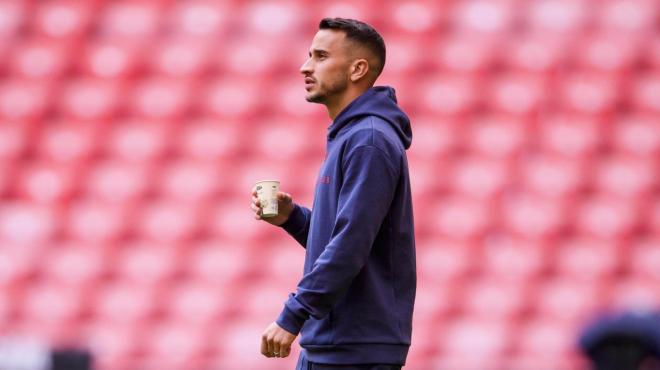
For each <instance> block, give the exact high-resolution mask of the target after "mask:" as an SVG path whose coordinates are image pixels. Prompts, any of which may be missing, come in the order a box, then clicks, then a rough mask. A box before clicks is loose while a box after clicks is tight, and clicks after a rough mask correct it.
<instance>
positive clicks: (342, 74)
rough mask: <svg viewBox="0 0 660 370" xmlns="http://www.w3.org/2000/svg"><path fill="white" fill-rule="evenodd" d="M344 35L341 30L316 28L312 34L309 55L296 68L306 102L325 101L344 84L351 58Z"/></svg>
mask: <svg viewBox="0 0 660 370" xmlns="http://www.w3.org/2000/svg"><path fill="white" fill-rule="evenodd" d="M345 38H346V34H345V33H344V32H342V31H337V30H331V29H325V30H320V31H318V32H317V33H316V36H314V40H313V41H312V46H311V48H310V50H309V58H308V59H307V61H306V62H305V64H303V65H302V67H300V73H302V74H303V75H304V76H305V90H307V96H306V97H305V98H306V99H307V101H309V102H313V103H322V104H325V103H327V102H328V101H329V99H332V98H333V97H335V96H339V95H341V94H342V93H343V92H344V91H345V90H346V88H347V87H348V81H349V75H348V72H349V68H350V63H351V60H350V58H349V56H348V48H347V42H346V40H345Z"/></svg>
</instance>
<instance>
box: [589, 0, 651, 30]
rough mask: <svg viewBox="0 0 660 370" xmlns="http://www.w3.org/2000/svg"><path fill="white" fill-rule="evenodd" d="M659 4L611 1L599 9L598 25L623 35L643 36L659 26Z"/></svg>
mask: <svg viewBox="0 0 660 370" xmlns="http://www.w3.org/2000/svg"><path fill="white" fill-rule="evenodd" d="M658 13H659V10H658V4H657V3H656V2H654V1H648V0H641V1H622V0H609V1H606V2H604V4H602V5H601V6H600V7H599V8H598V13H597V14H598V16H597V23H598V26H599V27H600V28H602V29H605V30H611V31H613V32H617V33H623V34H633V35H635V34H642V33H645V32H648V31H652V30H653V27H654V26H655V25H656V24H657V23H656V22H657V19H658Z"/></svg>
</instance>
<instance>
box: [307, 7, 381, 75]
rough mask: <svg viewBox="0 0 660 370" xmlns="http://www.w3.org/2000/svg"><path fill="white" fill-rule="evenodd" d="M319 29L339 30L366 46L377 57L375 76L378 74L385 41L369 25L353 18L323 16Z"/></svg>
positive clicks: (348, 37)
mask: <svg viewBox="0 0 660 370" xmlns="http://www.w3.org/2000/svg"><path fill="white" fill-rule="evenodd" d="M319 29H320V30H326V29H331V30H341V31H344V32H345V33H346V38H347V39H350V40H353V41H355V42H357V43H359V44H360V45H362V46H364V47H366V48H367V49H368V50H369V51H370V52H372V53H373V54H374V56H376V58H378V65H376V66H374V70H375V72H376V76H378V75H380V73H381V72H382V71H383V67H385V41H383V38H382V37H381V36H380V34H379V33H378V32H377V31H376V30H375V29H374V28H373V27H371V26H370V25H368V24H366V23H364V22H360V21H358V20H355V19H347V18H323V19H322V20H321V23H319Z"/></svg>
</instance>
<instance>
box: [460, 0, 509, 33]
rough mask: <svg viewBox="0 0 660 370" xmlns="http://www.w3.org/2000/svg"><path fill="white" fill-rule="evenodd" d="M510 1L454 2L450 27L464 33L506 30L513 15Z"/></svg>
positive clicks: (500, 31)
mask: <svg viewBox="0 0 660 370" xmlns="http://www.w3.org/2000/svg"><path fill="white" fill-rule="evenodd" d="M513 5H514V2H512V1H486V0H478V1H470V2H462V3H456V4H454V8H453V9H452V10H453V13H452V21H453V22H452V23H453V24H452V26H453V27H452V28H453V29H455V30H456V31H459V32H465V33H483V34H499V33H504V32H506V31H507V30H508V29H509V27H510V25H511V23H512V22H511V20H512V17H513V15H514V6H513Z"/></svg>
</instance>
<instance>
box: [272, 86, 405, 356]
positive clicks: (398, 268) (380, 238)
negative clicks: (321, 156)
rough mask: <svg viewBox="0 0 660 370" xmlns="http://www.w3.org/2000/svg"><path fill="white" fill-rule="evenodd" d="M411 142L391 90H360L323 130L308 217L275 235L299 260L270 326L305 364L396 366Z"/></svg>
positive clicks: (401, 337) (304, 212)
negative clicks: (291, 289) (284, 235)
mask: <svg viewBox="0 0 660 370" xmlns="http://www.w3.org/2000/svg"><path fill="white" fill-rule="evenodd" d="M411 141H412V130H411V128H410V121H409V120H408V117H407V116H406V114H405V113H403V112H402V111H401V109H399V107H398V106H397V104H396V96H395V94H394V90H393V89H392V88H390V87H373V88H371V89H369V90H367V91H366V92H365V93H364V94H362V95H361V96H359V97H358V98H356V99H355V100H354V101H353V102H351V103H350V104H349V105H348V106H347V107H346V108H345V109H344V110H343V111H342V112H341V113H340V114H339V115H338V116H337V117H336V119H335V120H334V122H333V123H332V125H331V126H330V127H329V128H328V142H327V149H326V150H327V152H326V159H325V161H324V162H323V165H322V166H321V169H320V173H319V177H318V182H317V184H316V191H315V195H314V204H313V206H312V210H309V209H307V208H305V207H302V206H300V205H296V206H295V208H294V211H293V213H292V214H291V216H290V218H289V220H288V221H287V222H286V223H285V224H283V225H282V227H283V228H284V229H285V230H286V231H287V232H288V233H289V234H290V235H291V236H293V237H294V238H295V239H296V240H297V241H298V242H299V243H300V244H301V245H302V246H303V247H305V248H306V254H305V270H304V276H303V278H302V280H301V281H300V283H299V284H298V288H297V291H296V293H292V294H291V295H290V296H289V299H288V300H287V301H286V302H285V304H284V309H283V310H282V313H281V314H280V316H279V318H278V319H277V323H278V324H279V325H280V326H281V327H282V328H284V329H285V330H287V331H289V332H291V333H294V334H297V333H299V332H300V333H301V337H300V345H301V346H302V347H303V348H304V350H305V353H306V355H307V357H308V359H309V361H311V362H316V363H322V364H366V363H382V364H400V365H403V364H404V363H405V360H406V356H407V353H408V348H409V346H410V336H411V332H412V313H413V303H414V300H415V288H416V272H415V238H414V231H413V210H412V199H411V193H410V180H409V174H408V162H407V159H406V149H408V148H409V147H410V144H411Z"/></svg>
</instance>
